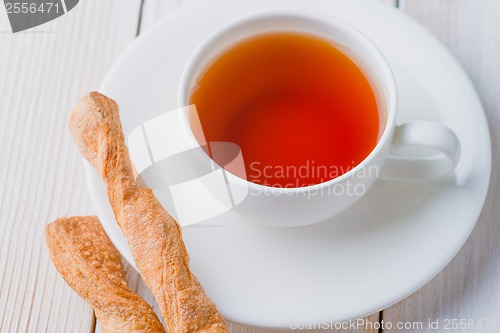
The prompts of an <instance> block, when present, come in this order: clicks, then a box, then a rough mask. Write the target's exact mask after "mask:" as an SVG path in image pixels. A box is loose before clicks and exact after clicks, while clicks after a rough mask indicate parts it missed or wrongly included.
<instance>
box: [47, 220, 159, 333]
mask: <svg viewBox="0 0 500 333" xmlns="http://www.w3.org/2000/svg"><path fill="white" fill-rule="evenodd" d="M45 239H46V243H47V246H48V248H49V253H50V257H51V259H52V262H53V263H54V265H55V267H56V269H57V270H58V271H59V273H60V274H61V275H62V277H63V279H64V280H65V281H66V282H67V283H68V285H69V286H70V287H71V288H72V289H73V290H74V291H75V292H76V293H77V294H78V295H80V296H81V297H82V298H83V299H85V300H86V301H87V302H89V303H90V304H91V305H92V307H93V308H94V311H95V314H96V317H97V319H98V320H99V322H100V323H101V326H102V330H103V332H123V333H125V332H127V333H129V332H134V333H146V332H148V333H156V332H157V333H161V332H165V329H164V328H163V325H162V324H161V323H160V320H159V319H158V317H157V316H156V314H155V313H154V311H153V309H151V307H150V306H149V304H147V303H146V302H145V301H144V300H143V299H142V298H141V297H139V296H138V295H136V294H135V293H133V292H132V291H131V290H130V289H129V287H128V284H127V280H126V276H125V270H124V269H123V266H122V262H121V257H120V254H119V253H118V251H117V250H116V248H115V247H114V246H113V244H112V243H111V241H110V239H109V238H108V236H107V235H106V233H105V232H104V229H103V228H102V226H101V223H100V222H99V220H98V219H97V217H95V216H82V217H80V216H75V217H67V218H60V219H58V220H56V221H54V222H52V223H50V224H49V225H47V227H46V229H45Z"/></svg>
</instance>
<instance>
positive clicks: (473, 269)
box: [0, 0, 500, 333]
mask: <svg viewBox="0 0 500 333" xmlns="http://www.w3.org/2000/svg"><path fill="white" fill-rule="evenodd" d="M142 1H143V7H142V16H141V21H140V24H139V17H140V16H139V14H140V6H141V0H128V1H120V0H105V1H99V0H83V1H81V3H80V4H79V5H78V6H77V7H76V8H75V9H74V10H72V11H71V12H70V13H69V14H67V15H65V16H64V17H61V18H59V19H57V20H55V21H53V22H50V23H48V24H45V25H43V26H41V27H38V28H35V29H32V30H30V31H27V32H24V33H18V34H15V35H13V34H11V33H10V32H9V30H10V28H9V24H8V20H7V17H6V14H5V11H4V10H3V9H2V8H1V7H0V153H1V154H2V157H1V158H0V332H2V333H11V332H93V331H94V329H95V331H96V332H100V330H99V327H98V326H97V328H95V321H94V317H93V314H92V310H91V308H90V306H88V305H86V304H85V303H84V302H83V301H82V300H81V299H80V298H79V297H78V296H76V295H75V294H74V293H73V292H72V291H71V290H70V289H69V287H67V286H66V284H65V283H64V281H63V280H62V279H61V278H60V277H59V276H58V275H57V273H56V271H55V269H54V268H53V267H52V264H51V263H50V261H49V259H48V253H47V250H46V248H45V244H44V243H43V228H44V227H45V224H46V223H47V222H49V221H52V220H54V219H55V218H56V217H59V216H61V215H74V214H82V215H83V214H92V213H93V212H94V210H93V208H92V207H91V204H90V201H89V198H88V195H87V192H86V188H85V185H84V180H83V171H82V168H81V159H80V157H79V154H78V153H77V151H76V149H75V147H74V145H73V143H72V141H71V139H70V137H69V133H68V131H67V119H68V115H69V111H70V110H71V107H72V106H73V105H74V103H75V101H76V100H77V99H78V97H79V96H80V95H82V94H83V93H85V92H87V91H89V90H93V89H96V88H97V87H98V85H99V82H100V81H101V79H102V77H103V76H104V74H105V72H106V71H107V70H108V69H109V67H110V65H111V64H112V62H113V61H114V60H115V59H116V57H117V56H118V55H119V54H120V53H121V52H122V51H123V49H124V47H125V46H126V45H128V43H129V42H130V41H132V39H133V38H134V37H135V34H136V31H138V30H139V31H141V32H143V31H145V30H146V29H147V28H148V27H149V26H151V25H152V24H153V23H154V22H156V21H157V20H158V19H159V18H161V17H163V16H164V15H166V14H168V13H169V12H171V11H173V10H175V9H176V8H177V7H179V6H180V5H184V4H186V3H188V2H192V1H196V0H142ZM200 1H210V0H200ZM346 1H347V0H346ZM374 1H375V0H374ZM376 1H384V2H387V3H388V4H395V3H396V2H397V1H395V0H376ZM399 3H400V8H401V9H402V10H403V11H404V12H405V13H407V14H408V15H410V16H412V17H414V18H415V19H417V20H418V21H419V22H421V23H422V24H423V25H424V26H426V27H427V28H428V29H429V30H430V31H431V32H433V33H434V34H435V35H436V36H437V37H438V38H439V39H440V40H441V41H442V42H443V43H444V44H445V45H447V46H448V47H449V48H450V50H451V51H452V53H453V54H455V56H456V57H457V58H458V59H459V61H460V62H461V63H462V65H463V66H464V68H465V69H466V71H467V72H468V73H469V75H470V76H471V78H472V80H473V82H474V84H475V85H476V87H477V89H478V91H479V93H480V96H481V99H482V101H483V103H484V106H485V108H486V111H487V116H488V119H489V122H490V129H491V133H492V141H493V153H494V155H493V157H494V159H493V178H492V183H491V185H490V192H489V195H488V199H487V203H486V206H485V209H484V211H483V214H482V216H481V218H480V221H479V223H478V226H477V227H476V229H475V231H474V232H473V234H472V236H471V238H470V239H469V241H468V242H467V244H466V245H465V246H464V248H463V249H462V250H461V251H460V253H459V254H458V256H457V257H456V258H455V259H454V260H453V261H452V263H451V264H450V265H449V266H448V267H447V268H446V269H445V270H444V271H443V272H442V273H441V274H439V276H438V277H436V278H435V279H434V280H433V281H432V282H431V283H429V284H428V285H427V286H425V287H424V288H422V289H421V290H419V291H418V292H417V293H415V294H414V295H412V296H410V297H409V298H407V299H405V300H403V301H402V302H400V303H398V304H396V305H395V306H393V307H391V308H389V309H387V310H385V311H384V312H383V319H384V321H391V322H400V321H401V322H419V321H422V322H424V323H427V321H428V319H429V318H430V319H431V320H436V319H440V320H441V321H442V320H443V319H444V318H449V319H452V318H459V319H460V318H465V319H475V320H479V319H496V324H497V329H492V328H491V327H490V329H482V330H479V329H476V330H474V329H473V330H469V329H466V330H461V331H463V332H498V331H500V316H499V314H498V309H500V297H499V296H498V295H500V264H499V263H498V261H497V259H496V258H498V257H499V255H500V245H498V242H496V238H497V237H498V236H500V226H499V224H498V218H499V216H500V208H499V206H498V204H496V202H498V200H499V195H500V194H499V190H498V189H499V185H500V184H499V182H500V178H499V174H498V173H499V171H498V169H499V167H500V161H499V158H498V156H500V154H499V153H500V145H499V137H498V136H499V134H498V131H499V130H500V94H499V88H498V87H500V58H499V57H498V54H500V20H499V16H500V2H499V1H498V0H475V1H471V0H400V1H399ZM127 278H128V280H129V284H130V286H131V288H132V289H133V290H134V291H136V292H137V293H139V294H140V295H142V296H143V297H144V298H145V299H146V300H147V301H148V302H149V303H150V304H152V305H153V308H154V309H155V311H156V312H157V313H159V311H158V307H157V305H156V303H155V302H154V300H153V297H152V296H151V294H150V293H149V290H147V288H146V286H145V285H144V283H143V282H142V280H141V279H140V277H139V275H138V274H137V273H136V272H135V271H133V270H132V269H131V268H128V269H127ZM368 320H369V321H371V322H378V320H379V314H374V315H373V316H370V317H369V318H368ZM231 331H232V332H235V333H271V332H287V331H276V330H269V329H258V328H251V327H246V326H242V325H237V324H231ZM296 331H297V330H294V332H296ZM426 331H429V332H431V331H430V330H406V331H405V330H385V332H426ZM308 332H319V330H317V331H308ZM321 332H335V331H334V330H321ZM342 332H360V331H349V330H346V331H342ZM365 332H370V333H375V332H377V330H366V331H365ZM432 332H436V331H432ZM448 332H460V330H448Z"/></svg>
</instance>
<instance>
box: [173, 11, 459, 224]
mask: <svg viewBox="0 0 500 333" xmlns="http://www.w3.org/2000/svg"><path fill="white" fill-rule="evenodd" d="M278 31H279V32H285V31H286V32H299V33H305V34H310V35H314V36H317V37H321V38H322V39H324V40H328V41H330V42H332V43H334V44H335V45H336V46H337V47H338V48H339V49H341V50H342V51H343V52H345V53H346V54H347V55H348V56H349V57H350V58H351V59H353V60H354V61H355V62H356V64H357V65H358V66H359V67H360V68H361V69H362V70H363V72H364V73H365V75H366V77H367V78H368V80H369V81H370V83H371V85H372V87H373V89H374V91H375V94H376V98H377V103H378V107H379V112H380V119H382V121H381V124H382V125H381V126H383V128H382V129H381V131H380V132H381V133H382V134H381V135H380V137H379V141H378V143H377V145H376V146H375V148H374V149H373V150H372V151H371V153H370V154H369V155H368V156H367V157H366V158H365V159H364V160H363V161H362V162H361V163H359V164H358V165H357V166H355V167H354V168H352V169H351V170H350V171H348V172H346V173H344V174H342V175H341V176H339V177H337V178H334V179H332V180H329V181H326V182H323V183H320V184H317V185H313V186H307V187H297V188H288V187H287V188H277V187H269V186H263V185H259V184H255V183H252V182H250V181H247V180H245V179H242V178H240V177H238V176H236V175H234V174H232V173H230V172H227V173H226V175H227V182H228V184H230V186H231V188H232V189H233V190H234V191H236V192H237V191H239V190H241V191H242V192H244V193H248V194H247V195H246V196H245V198H244V199H243V200H242V202H241V203H239V204H238V205H236V206H235V207H233V208H232V209H233V211H234V212H235V213H237V214H242V215H244V216H247V217H251V218H252V219H254V220H255V221H256V222H259V223H263V224H268V225H274V226H302V225H308V224H313V223H316V222H320V221H322V220H325V219H327V218H329V217H332V216H334V215H336V214H338V213H340V212H342V211H344V210H345V209H347V208H348V207H350V206H351V205H352V204H353V203H355V202H356V201H357V200H358V199H359V198H360V197H361V196H362V195H364V194H365V193H366V191H368V189H369V188H370V187H371V186H372V184H373V183H374V181H375V180H376V179H377V178H379V177H382V178H390V179H423V178H433V177H438V176H442V175H444V174H445V173H448V172H450V171H452V170H453V169H454V167H455V166H456V164H457V163H458V160H459V157H460V142H459V140H458V138H457V136H456V135H455V133H454V132H453V131H452V130H450V129H449V128H447V127H445V126H443V125H441V124H438V123H433V122H424V121H412V122H409V123H406V124H403V125H396V123H395V120H396V113H397V108H398V107H397V91H396V83H395V80H394V77H393V74H392V72H391V69H390V67H389V65H388V63H387V61H386V60H385V58H384V56H383V55H382V54H381V52H380V51H379V50H378V49H377V47H376V46H375V45H374V44H373V43H372V42H371V41H370V40H369V39H368V38H367V37H366V36H364V35H363V34H362V33H360V32H359V31H358V30H356V29H355V28H353V27H351V26H350V25H348V24H346V23H344V22H342V21H340V20H337V19H334V18H332V17H328V16H324V15H322V14H315V13H303V12H300V13H299V12H293V11H289V12H281V11H280V12H266V13H258V14H253V15H251V16H247V17H243V18H240V19H236V20H235V21H233V22H232V23H230V24H228V25H226V26H224V27H222V28H221V29H219V30H217V31H215V32H214V33H213V34H211V35H210V36H209V37H208V38H207V39H206V40H205V41H204V42H203V43H202V44H200V45H199V47H198V48H197V49H196V50H195V51H194V53H193V54H192V56H191V57H190V59H189V60H188V62H187V64H186V66H185V68H184V71H183V74H182V78H181V82H180V86H179V92H178V106H179V107H184V106H186V105H187V103H188V99H189V93H190V91H191V88H192V87H193V85H194V84H195V81H196V79H197V78H198V77H199V75H200V73H201V72H202V71H203V70H204V68H206V66H208V64H210V63H211V61H213V60H214V59H215V58H217V57H218V56H219V55H220V54H221V53H223V52H224V51H225V50H227V49H228V48H230V47H231V46H233V45H235V44H237V43H238V42H240V41H242V40H244V39H245V38H248V37H251V36H256V35H260V34H264V33H269V32H278ZM184 115H185V116H183V117H181V118H182V119H180V121H181V126H182V127H183V131H182V132H183V133H184V135H186V139H187V140H190V141H196V139H195V136H194V134H193V131H192V129H191V127H190V123H189V119H188V116H187V114H184ZM411 146H416V147H426V148H431V149H433V150H435V151H437V152H438V153H439V154H437V155H436V156H434V157H433V158H420V159H419V158H409V157H406V158H405V157H396V156H394V155H391V154H392V153H395V152H397V151H399V150H401V149H403V148H406V147H411ZM325 154H328V152H325ZM207 158H208V156H207ZM243 158H244V156H243ZM193 209H196V203H195V202H193Z"/></svg>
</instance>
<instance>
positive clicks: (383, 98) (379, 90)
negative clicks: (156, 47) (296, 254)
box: [178, 12, 396, 183]
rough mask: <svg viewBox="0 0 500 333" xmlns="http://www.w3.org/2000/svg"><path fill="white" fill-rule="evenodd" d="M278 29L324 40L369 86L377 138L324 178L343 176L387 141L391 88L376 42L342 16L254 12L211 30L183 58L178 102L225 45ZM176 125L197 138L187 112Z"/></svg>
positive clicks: (392, 106)
mask: <svg viewBox="0 0 500 333" xmlns="http://www.w3.org/2000/svg"><path fill="white" fill-rule="evenodd" d="M279 32H287V33H300V34H306V35H311V36H314V37H319V38H321V39H323V40H326V41H329V42H330V43H332V44H333V45H334V46H335V47H336V48H337V49H339V50H340V51H342V52H343V53H344V54H345V55H347V56H348V57H349V58H350V59H351V60H352V61H354V62H355V64H356V65H357V66H358V67H359V68H360V69H361V71H362V72H363V74H364V75H365V77H366V78H367V79H368V81H369V83H370V85H371V87H372V90H373V92H374V94H375V97H376V103H377V107H378V111H379V126H380V127H379V132H378V133H379V138H378V142H377V144H376V146H375V148H374V149H373V151H372V152H371V153H370V154H369V155H368V156H367V157H366V158H365V160H363V161H362V162H361V163H359V164H358V165H357V166H355V167H354V168H353V169H351V170H350V171H348V172H346V173H345V174H343V175H341V176H339V177H337V178H334V179H332V180H329V181H327V182H325V183H328V182H332V181H336V180H340V179H341V178H345V177H348V176H350V175H351V174H353V173H354V172H356V169H358V168H359V167H361V166H362V165H363V164H366V163H368V162H369V160H370V159H372V158H373V156H374V155H375V154H376V153H377V151H378V150H379V149H380V146H381V145H382V144H383V143H385V142H386V141H387V140H388V138H389V135H390V133H389V132H390V130H391V129H392V128H393V127H394V121H395V112H396V87H395V82H394V78H393V76H392V72H391V70H390V68H389V65H388V63H387V62H386V60H385V58H384V57H383V55H382V54H381V53H380V51H379V50H378V49H377V47H376V46H375V45H374V44H373V43H372V42H371V41H370V40H369V39H368V38H367V37H366V36H365V35H363V34H362V33H361V32H359V31H358V30H357V29H355V28H354V27H352V26H350V25H348V24H347V23H344V22H343V21H341V20H338V19H335V18H332V17H328V16H324V15H322V14H316V13H302V12H301V13H296V12H279V13H277V12H271V13H269V12H268V13H257V14H253V15H250V16H247V17H243V18H240V19H236V20H234V21H233V22H231V23H229V24H227V25H225V26H223V27H221V28H220V29H219V30H217V31H215V32H214V33H212V34H211V35H210V36H209V37H208V38H207V39H205V40H204V41H203V42H202V43H201V44H200V45H199V46H198V47H197V49H196V50H195V51H194V52H193V54H192V55H191V57H190V58H189V59H188V61H187V63H186V65H185V68H184V71H183V74H182V77H181V81H180V85H179V91H178V106H179V107H184V106H186V105H188V103H189V98H190V93H191V91H192V89H193V88H194V87H195V85H196V84H197V80H198V78H199V77H200V75H201V74H202V73H203V71H204V70H205V69H206V68H208V67H209V66H210V65H211V64H212V63H213V62H214V61H215V60H216V59H217V58H218V57H219V56H220V55H222V54H224V53H225V52H226V51H227V50H228V49H230V48H231V47H233V46H234V45H236V44H238V43H240V42H242V41H244V40H246V39H248V38H252V37H256V36H259V35H263V34H269V33H279ZM181 125H182V126H183V127H184V129H185V131H186V134H187V135H188V136H189V138H190V140H195V141H198V142H200V140H199V138H197V137H196V135H195V134H194V133H193V129H192V127H193V125H192V124H190V117H189V116H188V115H186V117H185V118H183V119H182V124H181ZM194 127H197V126H194ZM194 127H193V128H194Z"/></svg>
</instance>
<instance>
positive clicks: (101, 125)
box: [69, 92, 229, 333]
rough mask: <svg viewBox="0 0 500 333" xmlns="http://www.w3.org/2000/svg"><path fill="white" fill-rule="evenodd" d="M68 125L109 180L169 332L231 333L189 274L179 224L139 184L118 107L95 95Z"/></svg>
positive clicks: (118, 214)
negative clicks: (134, 173)
mask: <svg viewBox="0 0 500 333" xmlns="http://www.w3.org/2000/svg"><path fill="white" fill-rule="evenodd" d="M69 127H70V130H71V133H72V135H73V138H74V140H75V142H76V144H77V146H78V148H79V149H80V151H81V152H82V154H83V156H84V157H85V158H86V159H87V160H88V161H89V162H90V163H91V164H92V166H93V167H94V168H95V169H96V170H97V172H98V173H99V174H100V175H101V176H102V178H103V180H104V183H105V185H106V189H107V194H108V198H109V202H110V204H111V207H112V208H113V212H114V214H115V218H116V221H117V222H118V224H119V226H120V227H121V229H122V230H123V233H124V234H125V237H126V238H127V241H128V244H129V246H130V250H131V251H132V255H133V257H134V260H135V263H136V265H137V268H138V269H139V272H140V273H141V276H142V277H143V279H144V281H145V282H146V285H147V286H148V287H149V289H150V290H151V292H152V293H153V295H154V297H155V298H156V300H157V302H158V304H159V306H160V309H161V312H162V315H163V318H164V319H165V322H166V325H167V329H168V332H169V333H188V332H189V333H201V332H203V333H209V332H229V329H228V327H227V324H226V322H225V321H224V319H223V318H222V316H221V315H220V313H219V312H218V311H217V308H216V306H215V304H214V303H213V302H212V301H211V300H210V299H209V298H208V297H207V296H206V294H205V291H204V290H203V288H202V286H201V285H200V283H199V282H198V279H197V278H196V277H195V276H194V274H192V273H191V271H190V270H189V257H188V254H187V251H186V248H185V246H184V242H183V241H182V232H181V228H180V226H179V225H178V224H177V222H176V221H175V220H174V219H173V218H172V217H171V216H170V215H169V214H168V213H167V211H166V210H165V209H164V208H163V207H162V205H161V204H160V202H159V201H158V200H157V199H156V197H155V196H154V194H153V191H152V190H151V189H148V188H143V187H140V186H138V185H137V184H136V181H135V179H134V176H133V172H132V166H131V162H130V157H129V153H128V149H127V147H126V146H125V140H124V137H123V131H122V127H121V123H120V116H119V111H118V105H117V104H116V103H115V102H114V101H113V100H111V99H109V98H107V97H106V96H104V95H101V94H99V93H97V92H92V93H90V94H88V95H86V96H84V97H83V98H82V99H81V100H80V101H79V103H78V105H77V106H76V107H75V109H74V110H73V113H72V115H71V119H70V126H69Z"/></svg>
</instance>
